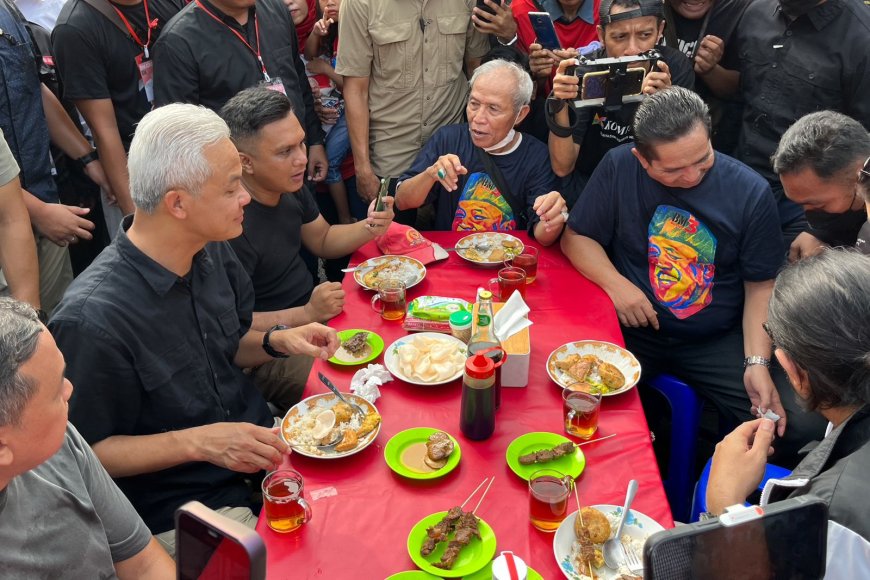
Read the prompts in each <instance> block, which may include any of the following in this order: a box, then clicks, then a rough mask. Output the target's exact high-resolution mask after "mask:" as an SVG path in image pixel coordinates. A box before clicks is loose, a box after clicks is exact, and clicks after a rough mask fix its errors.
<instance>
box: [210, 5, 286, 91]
mask: <svg viewBox="0 0 870 580" xmlns="http://www.w3.org/2000/svg"><path fill="white" fill-rule="evenodd" d="M196 5H197V6H199V7H200V8H202V10H203V12H205V13H206V14H208V15H209V16H211V17H212V18H214V19H215V20H216V21H217V22H219V23H220V24H222V25H224V26H226V28H227V30H229V31H230V32H232V33H233V34H235V35H236V38H238V39H239V40H241V41H242V44H244V45H245V46H247V47H248V50H250V51H251V54H253V55H254V56H256V57H257V61H259V63H260V69H261V70H262V71H263V80H265V81H266V82H267V83H270V82H272V77H270V76H269V73H267V72H266V65H265V63H263V57H262V55H261V54H260V24H259V22H258V21H257V13H256V12H254V34H255V35H256V37H257V50H254V47H253V46H251V44H250V43H249V42H248V41H247V40H245V37H244V36H242V35H241V33H239V31H238V30H236V29H235V28H232V27H231V26H230V25H228V24H227V23H226V22H224V21H223V20H221V19H220V18H218V17H217V16H215V15H214V14H212V12H211V11H210V10H209V9H208V8H206V7H205V6H204V5H203V3H202V2H200V1H199V0H196Z"/></svg>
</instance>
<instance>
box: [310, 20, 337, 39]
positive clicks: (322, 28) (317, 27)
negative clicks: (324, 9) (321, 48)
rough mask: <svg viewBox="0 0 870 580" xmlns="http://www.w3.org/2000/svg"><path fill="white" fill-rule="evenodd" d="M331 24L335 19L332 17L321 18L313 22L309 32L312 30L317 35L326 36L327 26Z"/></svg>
mask: <svg viewBox="0 0 870 580" xmlns="http://www.w3.org/2000/svg"><path fill="white" fill-rule="evenodd" d="M333 24H335V20H333V19H332V18H326V17H324V18H321V19H320V20H318V21H317V22H315V23H314V28H312V29H311V32H313V33H314V34H316V35H317V36H326V35H327V34H329V27H330V26H332V25H333Z"/></svg>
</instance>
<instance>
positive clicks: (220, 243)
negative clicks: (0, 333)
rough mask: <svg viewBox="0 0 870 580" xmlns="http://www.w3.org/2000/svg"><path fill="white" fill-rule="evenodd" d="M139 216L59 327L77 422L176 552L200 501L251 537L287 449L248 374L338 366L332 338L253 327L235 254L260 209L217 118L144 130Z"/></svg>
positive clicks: (139, 143)
mask: <svg viewBox="0 0 870 580" xmlns="http://www.w3.org/2000/svg"><path fill="white" fill-rule="evenodd" d="M128 168H129V171H130V192H131V194H132V196H133V202H134V204H135V205H136V212H135V213H134V215H133V216H132V217H129V216H128V217H127V218H126V219H125V221H124V224H123V226H124V227H123V230H124V231H123V232H121V233H119V235H118V237H117V238H116V239H115V240H114V242H113V243H112V245H111V246H109V247H108V248H107V249H106V250H105V251H104V252H103V253H102V254H101V255H100V257H99V258H98V259H97V260H95V261H94V263H93V264H92V265H91V266H90V267H89V268H88V269H87V270H86V271H85V272H84V273H83V274H82V275H81V276H79V278H78V279H76V281H75V282H74V284H73V285H72V286H71V287H70V289H69V290H68V291H67V294H66V296H65V297H64V300H63V302H62V303H61V305H60V307H59V309H58V311H57V312H56V313H55V315H54V316H53V318H52V319H51V322H50V328H51V330H52V333H53V334H54V336H55V339H56V340H57V343H58V346H59V347H60V349H61V351H62V352H63V353H64V355H65V356H66V359H67V363H68V367H67V373H68V376H69V377H70V378H71V379H72V380H73V381H74V382H75V383H76V384H77V385H78V389H77V391H76V395H75V396H74V397H73V398H72V400H71V401H70V415H71V419H72V422H73V423H74V424H75V425H76V427H77V428H78V429H79V431H81V433H82V435H83V436H84V438H85V439H86V440H87V441H88V442H89V443H91V445H93V447H94V452H95V453H96V454H97V457H99V458H100V461H101V462H102V463H103V465H104V466H105V468H106V470H107V471H108V472H109V474H110V475H112V477H114V478H116V480H117V482H118V485H119V486H120V487H121V489H122V490H123V491H124V493H126V494H127V496H128V497H129V498H130V501H131V502H132V503H133V506H134V507H135V508H136V510H137V511H138V512H139V513H140V514H141V515H142V517H143V519H144V520H145V523H146V524H148V527H149V528H151V530H152V532H154V533H155V534H157V536H158V539H160V540H161V541H166V544H165V545H166V546H167V548H168V549H170V550H172V549H173V547H174V546H173V545H172V540H173V539H174V535H173V533H172V528H173V521H172V516H173V513H174V511H175V509H176V508H177V507H178V506H179V505H181V504H183V503H185V502H186V501H189V500H192V499H197V500H199V501H201V502H202V503H204V504H206V505H207V506H209V507H211V508H212V509H216V510H218V511H219V512H220V511H223V512H224V513H226V514H227V515H228V516H229V517H233V518H235V519H239V520H240V521H243V522H244V523H247V524H249V525H251V526H253V524H254V523H255V521H256V516H255V515H254V514H253V513H252V511H251V508H252V507H253V506H252V504H251V501H250V489H249V486H248V484H247V483H246V481H245V477H244V476H243V474H245V473H257V472H259V471H261V470H263V469H269V468H271V467H273V466H274V465H276V464H277V463H279V462H280V461H281V456H282V453H284V452H285V451H286V445H285V444H284V443H283V442H282V441H281V439H280V438H279V436H278V434H277V431H276V430H274V429H272V425H273V418H272V416H271V413H270V412H269V409H268V407H267V406H266V402H265V400H264V399H263V397H262V396H261V395H260V393H259V392H258V391H257V389H256V388H255V387H254V385H253V384H252V383H251V381H250V379H249V377H247V376H245V375H244V374H243V373H242V370H241V369H242V368H249V367H256V366H258V365H261V364H264V363H266V362H268V361H270V360H271V359H272V358H273V357H282V356H284V355H287V354H308V355H310V356H316V357H322V358H328V357H329V356H331V355H332V353H333V352H334V351H335V349H336V348H337V347H338V340H337V338H336V335H335V331H333V330H331V329H329V328H327V327H325V326H322V325H320V324H309V325H306V326H301V327H299V328H294V329H285V328H284V327H283V326H275V327H273V328H272V329H270V330H269V331H267V332H265V333H264V332H261V331H256V330H253V329H251V328H250V326H251V317H252V307H253V301H254V293H253V288H252V285H251V280H250V278H249V277H248V275H247V274H246V273H245V271H244V269H243V268H242V266H241V264H240V263H239V261H238V259H237V258H236V256H235V253H234V252H233V251H232V249H231V248H230V247H229V245H228V244H227V243H226V240H229V239H231V238H234V237H236V236H238V235H239V234H241V233H242V219H243V218H244V207H245V205H247V204H248V203H249V202H250V199H251V198H250V195H249V194H248V192H247V191H246V190H245V189H244V188H243V187H242V184H241V177H242V168H241V163H240V162H239V153H238V151H237V150H236V148H235V146H233V144H232V142H231V141H230V134H229V128H228V127H227V125H226V123H224V122H223V121H222V120H221V119H220V117H218V116H217V114H216V113H214V112H212V111H210V110H208V109H205V108H202V107H198V106H195V105H182V104H173V105H167V106H165V107H161V108H159V109H156V110H154V111H152V112H150V113H148V114H147V115H146V116H145V117H144V118H143V119H142V121H141V122H140V123H139V126H138V128H137V129H136V134H135V136H134V137H133V142H132V144H131V146H130V156H129V160H128Z"/></svg>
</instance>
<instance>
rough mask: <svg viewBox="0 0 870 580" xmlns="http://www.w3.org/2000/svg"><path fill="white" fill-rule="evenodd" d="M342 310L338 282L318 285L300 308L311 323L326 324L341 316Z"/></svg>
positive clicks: (341, 291) (342, 304) (340, 291)
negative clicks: (331, 319) (306, 302)
mask: <svg viewBox="0 0 870 580" xmlns="http://www.w3.org/2000/svg"><path fill="white" fill-rule="evenodd" d="M343 308H344V290H342V288H341V283H340V282H324V283H323V284H318V285H317V286H315V287H314V290H313V291H312V292H311V298H310V299H309V300H308V304H306V305H305V306H303V307H302V309H303V310H304V311H305V314H306V315H307V316H308V319H309V320H311V321H313V322H326V321H327V320H329V319H330V318H333V317H334V316H338V315H339V314H341V311H342V309H343ZM272 335H273V336H274V333H273V334H272Z"/></svg>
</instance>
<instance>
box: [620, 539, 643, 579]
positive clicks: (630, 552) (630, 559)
mask: <svg viewBox="0 0 870 580" xmlns="http://www.w3.org/2000/svg"><path fill="white" fill-rule="evenodd" d="M622 551H623V553H624V554H625V565H626V566H628V570H629V571H630V572H631V573H632V574H641V573H642V572H643V562H641V561H640V558H638V557H637V554H636V553H635V551H634V549H633V548H632V547H631V546H627V545H626V544H625V542H622Z"/></svg>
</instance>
